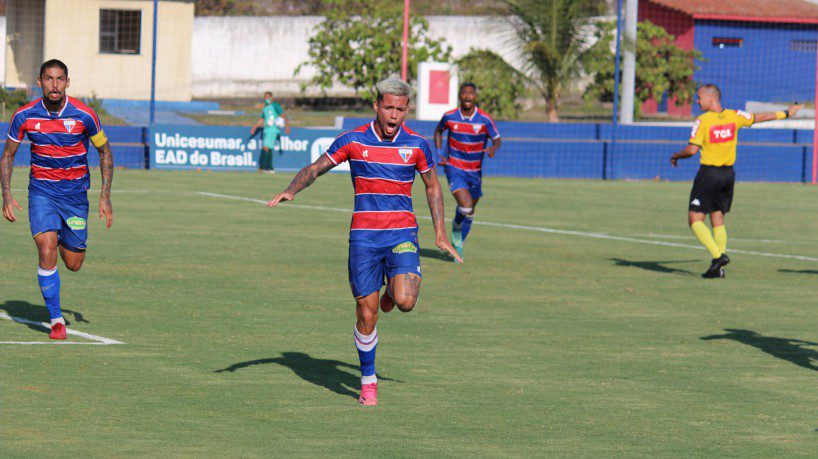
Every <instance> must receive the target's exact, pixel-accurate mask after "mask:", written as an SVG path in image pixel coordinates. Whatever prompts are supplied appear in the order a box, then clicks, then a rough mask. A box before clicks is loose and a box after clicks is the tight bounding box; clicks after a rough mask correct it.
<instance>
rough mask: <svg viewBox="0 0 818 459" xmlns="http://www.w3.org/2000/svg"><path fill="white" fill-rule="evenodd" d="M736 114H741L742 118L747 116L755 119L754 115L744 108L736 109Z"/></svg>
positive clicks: (749, 118)
mask: <svg viewBox="0 0 818 459" xmlns="http://www.w3.org/2000/svg"><path fill="white" fill-rule="evenodd" d="M736 115H738V116H740V117H742V118H746V119H748V120H751V119H753V115H751V114H749V113H747V112H745V111H744V110H736Z"/></svg>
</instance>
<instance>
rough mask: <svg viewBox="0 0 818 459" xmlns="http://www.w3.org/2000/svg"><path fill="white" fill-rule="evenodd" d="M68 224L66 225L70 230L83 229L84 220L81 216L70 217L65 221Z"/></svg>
mask: <svg viewBox="0 0 818 459" xmlns="http://www.w3.org/2000/svg"><path fill="white" fill-rule="evenodd" d="M65 223H67V224H68V227H69V228H71V229H72V230H78V231H79V230H84V229H85V226H86V223H87V222H86V221H85V219H84V218H82V217H71V218H69V219H68V220H66V221H65Z"/></svg>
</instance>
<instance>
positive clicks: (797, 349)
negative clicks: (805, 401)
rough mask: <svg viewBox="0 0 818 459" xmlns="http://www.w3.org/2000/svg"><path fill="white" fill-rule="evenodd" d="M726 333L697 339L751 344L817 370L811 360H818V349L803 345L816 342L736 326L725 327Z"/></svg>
mask: <svg viewBox="0 0 818 459" xmlns="http://www.w3.org/2000/svg"><path fill="white" fill-rule="evenodd" d="M724 331H726V332H727V333H725V334H723V335H710V336H702V337H701V338H699V339H702V340H704V341H710V340H716V339H731V340H733V341H738V342H739V343H742V344H746V345H748V346H752V347H754V348H756V349H758V350H760V351H762V352H765V353H767V354H770V355H772V356H773V357H775V358H778V359H782V360H786V361H788V362H790V363H794V364H795V365H798V366H799V367H803V368H807V369H810V370H813V371H818V366H816V365H815V364H814V363H813V362H818V351H815V350H813V349H809V348H806V347H804V345H808V346H818V343H813V342H812V341H804V340H800V339H792V338H778V337H775V336H764V335H759V334H758V333H756V332H754V331H752V330H742V329H737V328H725V329H724Z"/></svg>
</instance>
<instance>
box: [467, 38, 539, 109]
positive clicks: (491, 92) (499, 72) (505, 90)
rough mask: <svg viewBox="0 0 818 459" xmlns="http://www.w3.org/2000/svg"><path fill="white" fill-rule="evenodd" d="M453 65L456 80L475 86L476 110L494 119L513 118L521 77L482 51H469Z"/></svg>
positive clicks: (521, 88) (520, 92) (522, 84)
mask: <svg viewBox="0 0 818 459" xmlns="http://www.w3.org/2000/svg"><path fill="white" fill-rule="evenodd" d="M456 63H457V67H458V69H459V77H460V81H461V82H466V81H471V82H472V83H474V84H476V85H477V88H478V90H479V93H478V99H477V100H478V102H479V103H480V108H482V109H483V110H486V111H487V112H489V113H490V114H491V115H492V116H493V117H495V118H506V119H508V118H516V117H517V113H518V112H519V111H520V104H519V103H517V100H518V99H519V98H520V97H522V96H523V95H524V94H525V92H526V90H525V76H524V75H522V74H521V73H520V72H519V71H518V70H517V69H515V68H514V67H512V66H510V65H509V64H508V63H507V62H506V61H504V60H503V58H502V57H500V56H499V55H497V54H495V53H494V52H492V51H489V50H486V49H471V50H470V51H469V54H467V55H465V56H463V57H461V58H460V59H458V60H457V62H456Z"/></svg>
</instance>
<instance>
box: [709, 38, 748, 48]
mask: <svg viewBox="0 0 818 459" xmlns="http://www.w3.org/2000/svg"><path fill="white" fill-rule="evenodd" d="M711 43H712V44H713V47H714V48H719V49H724V48H741V47H742V45H744V39H743V38H724V37H715V38H713V40H712V41H711Z"/></svg>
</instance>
